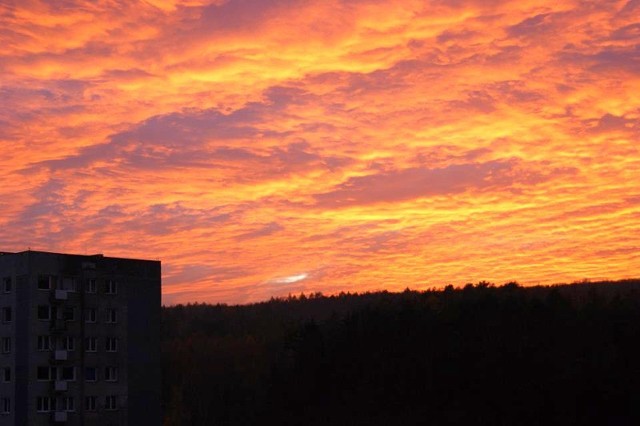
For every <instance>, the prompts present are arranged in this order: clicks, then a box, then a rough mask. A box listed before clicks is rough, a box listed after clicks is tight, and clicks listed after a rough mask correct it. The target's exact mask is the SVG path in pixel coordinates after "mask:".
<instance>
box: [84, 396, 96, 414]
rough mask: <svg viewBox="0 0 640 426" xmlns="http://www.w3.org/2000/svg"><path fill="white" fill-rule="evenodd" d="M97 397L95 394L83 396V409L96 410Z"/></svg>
mask: <svg viewBox="0 0 640 426" xmlns="http://www.w3.org/2000/svg"><path fill="white" fill-rule="evenodd" d="M97 407H98V397H97V396H95V395H87V396H85V397H84V411H97Z"/></svg>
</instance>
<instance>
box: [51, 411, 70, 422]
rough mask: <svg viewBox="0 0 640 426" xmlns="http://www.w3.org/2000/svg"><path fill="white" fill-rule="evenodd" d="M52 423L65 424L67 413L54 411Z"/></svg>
mask: <svg viewBox="0 0 640 426" xmlns="http://www.w3.org/2000/svg"><path fill="white" fill-rule="evenodd" d="M53 421H54V422H55V423H66V421H67V412H66V411H56V412H55V413H53Z"/></svg>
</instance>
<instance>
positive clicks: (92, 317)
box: [85, 308, 98, 322]
mask: <svg viewBox="0 0 640 426" xmlns="http://www.w3.org/2000/svg"><path fill="white" fill-rule="evenodd" d="M97 316H98V313H97V309H95V308H89V309H87V312H86V315H85V322H96V318H97Z"/></svg>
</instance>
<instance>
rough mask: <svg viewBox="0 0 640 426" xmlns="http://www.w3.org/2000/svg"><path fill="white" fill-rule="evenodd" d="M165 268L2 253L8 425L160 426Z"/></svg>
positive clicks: (1, 412)
mask: <svg viewBox="0 0 640 426" xmlns="http://www.w3.org/2000/svg"><path fill="white" fill-rule="evenodd" d="M160 272H161V271H160V262H159V261H150V260H137V259H122V258H113V257H105V256H102V255H93V256H83V255H69V254H59V253H47V252H38V251H25V252H20V253H4V252H0V425H25V426H26V425H29V426H37V425H50V424H67V425H87V426H89V425H114V426H115V425H123V426H124V425H160V424H161V413H160V388H161V381H160V380H161V377H160V375H161V371H160V304H161V300H160V287H161V273H160Z"/></svg>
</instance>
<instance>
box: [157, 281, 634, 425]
mask: <svg viewBox="0 0 640 426" xmlns="http://www.w3.org/2000/svg"><path fill="white" fill-rule="evenodd" d="M163 327H164V341H163V363H164V370H163V371H164V378H163V380H164V390H163V391H164V399H165V425H254V424H278V425H572V424H576V425H578V424H580V425H582V424H611V425H631V424H634V425H636V424H640V423H639V422H640V392H639V390H640V362H639V360H640V280H629V281H620V282H613V283H611V282H603V283H581V284H573V285H565V286H554V287H531V288H523V287H519V286H518V285H517V284H515V283H511V284H508V285H505V286H502V287H493V286H491V285H489V284H487V283H479V284H477V285H475V286H474V285H467V286H465V287H464V288H462V289H454V288H453V287H448V288H446V289H445V290H442V291H426V292H416V291H409V290H407V291H405V292H403V293H388V292H380V293H366V294H360V295H358V294H341V295H338V296H331V297H325V296H322V295H319V294H316V295H313V296H311V297H294V298H289V299H286V300H271V301H269V302H264V303H257V304H253V305H247V306H225V305H215V306H212V305H201V304H196V305H186V306H181V305H180V306H175V307H168V308H164V309H163Z"/></svg>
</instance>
